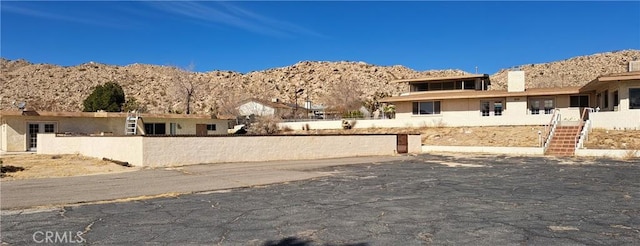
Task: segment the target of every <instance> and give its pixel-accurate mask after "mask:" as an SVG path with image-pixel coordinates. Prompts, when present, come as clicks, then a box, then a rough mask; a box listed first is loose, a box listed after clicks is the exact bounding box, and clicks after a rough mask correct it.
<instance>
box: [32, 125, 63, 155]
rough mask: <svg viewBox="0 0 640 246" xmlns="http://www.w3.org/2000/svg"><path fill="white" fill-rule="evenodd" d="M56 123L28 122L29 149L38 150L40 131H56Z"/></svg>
mask: <svg viewBox="0 0 640 246" xmlns="http://www.w3.org/2000/svg"><path fill="white" fill-rule="evenodd" d="M55 132H56V124H55V123H28V124H27V150H28V151H36V150H37V147H38V133H55Z"/></svg>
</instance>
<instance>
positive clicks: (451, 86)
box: [442, 82, 455, 90]
mask: <svg viewBox="0 0 640 246" xmlns="http://www.w3.org/2000/svg"><path fill="white" fill-rule="evenodd" d="M442 89H443V90H454V89H455V83H454V82H444V83H442Z"/></svg>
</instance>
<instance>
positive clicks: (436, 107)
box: [412, 101, 442, 115]
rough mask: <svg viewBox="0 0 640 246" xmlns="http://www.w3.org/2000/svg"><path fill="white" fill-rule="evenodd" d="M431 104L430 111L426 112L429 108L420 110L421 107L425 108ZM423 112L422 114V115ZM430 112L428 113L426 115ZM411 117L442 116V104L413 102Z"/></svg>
mask: <svg viewBox="0 0 640 246" xmlns="http://www.w3.org/2000/svg"><path fill="white" fill-rule="evenodd" d="M429 104H431V108H430V111H427V110H428V109H429V108H425V109H424V110H423V109H422V108H421V107H422V106H426V105H429ZM423 112H424V113H423ZM428 112H430V113H428ZM412 113H413V115H439V114H442V103H441V101H419V102H413V110H412Z"/></svg>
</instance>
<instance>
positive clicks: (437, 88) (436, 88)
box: [429, 82, 442, 91]
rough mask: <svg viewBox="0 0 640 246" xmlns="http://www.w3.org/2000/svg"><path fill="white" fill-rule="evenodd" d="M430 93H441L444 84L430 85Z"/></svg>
mask: <svg viewBox="0 0 640 246" xmlns="http://www.w3.org/2000/svg"><path fill="white" fill-rule="evenodd" d="M429 90H430V91H441V90H442V82H438V83H430V84H429Z"/></svg>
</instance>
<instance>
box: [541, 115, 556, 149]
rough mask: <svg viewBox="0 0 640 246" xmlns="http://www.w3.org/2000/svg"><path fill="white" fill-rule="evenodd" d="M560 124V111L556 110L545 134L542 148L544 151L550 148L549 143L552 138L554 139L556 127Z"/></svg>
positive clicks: (546, 127)
mask: <svg viewBox="0 0 640 246" xmlns="http://www.w3.org/2000/svg"><path fill="white" fill-rule="evenodd" d="M558 124H560V110H559V109H554V110H553V115H552V116H551V121H550V122H549V124H548V125H546V126H545V134H544V138H543V139H544V143H543V144H542V148H543V150H544V151H547V147H549V142H551V138H553V134H554V133H555V132H556V127H557V126H558Z"/></svg>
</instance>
